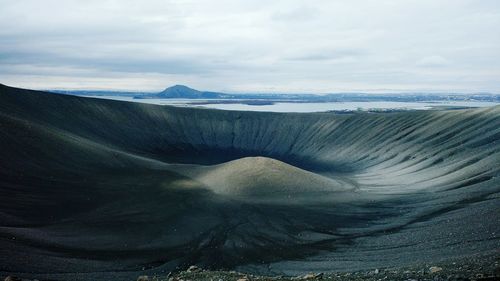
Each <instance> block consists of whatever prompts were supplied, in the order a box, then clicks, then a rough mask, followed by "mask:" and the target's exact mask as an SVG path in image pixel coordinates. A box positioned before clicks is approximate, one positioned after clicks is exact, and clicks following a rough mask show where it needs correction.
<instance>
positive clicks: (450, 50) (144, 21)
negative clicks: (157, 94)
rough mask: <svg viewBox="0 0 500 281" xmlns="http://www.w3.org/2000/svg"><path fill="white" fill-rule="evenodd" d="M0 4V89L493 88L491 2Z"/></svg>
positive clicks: (499, 65)
mask: <svg viewBox="0 0 500 281" xmlns="http://www.w3.org/2000/svg"><path fill="white" fill-rule="evenodd" d="M0 7H2V8H1V9H0V83H6V84H12V85H14V86H21V87H36V88H58V87H65V88H71V87H73V88H81V87H85V88H111V89H127V88H129V89H131V90H142V89H148V90H151V89H153V90H160V89H161V88H163V87H166V86H169V85H170V84H177V83H185V84H189V85H190V86H193V87H196V88H200V89H207V90H225V91H271V90H272V91H298V92H304V91H310V92H325V91H326V92H331V91H349V90H353V91H360V90H361V91H371V90H374V89H399V90H408V91H411V90H418V89H429V90H438V91H446V90H453V91H457V90H458V91H464V92H470V91H492V92H500V75H497V74H498V73H499V72H500V53H499V52H498V50H499V49H500V36H499V35H498V32H497V27H498V26H500V4H499V2H497V1H487V0H485V1H472V0H460V1H458V0H457V1H456V0H439V1H435V0H420V1H417V0H406V1H400V0H379V1H375V0H365V1H362V0H354V1H329V0H324V1H320V0H310V1H305V0H303V1H300V0H287V1H284V0H281V1H279V0H278V1H263V0H256V1H237V0H236V1H235V0H219V1H208V0H205V1H203V0H200V1H189V0H176V1H164V0H148V1H133V0H122V1H112V0H91V1H77V0H67V1H57V0H45V1H38V0H24V1H18V0H0ZM438 66H439V67H438ZM68 70H70V71H68ZM35 77H36V78H35ZM464 77H466V78H467V79H464ZM130 81H133V83H131V82H130Z"/></svg>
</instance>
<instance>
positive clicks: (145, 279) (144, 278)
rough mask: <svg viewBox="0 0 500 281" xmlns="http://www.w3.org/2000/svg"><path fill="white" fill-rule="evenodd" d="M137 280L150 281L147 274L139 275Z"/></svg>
mask: <svg viewBox="0 0 500 281" xmlns="http://www.w3.org/2000/svg"><path fill="white" fill-rule="evenodd" d="M137 281H149V276H147V275H142V276H139V277H137Z"/></svg>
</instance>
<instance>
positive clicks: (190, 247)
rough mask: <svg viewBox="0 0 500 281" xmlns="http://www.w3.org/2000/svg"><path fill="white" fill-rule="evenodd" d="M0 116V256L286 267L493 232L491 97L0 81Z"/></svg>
mask: <svg viewBox="0 0 500 281" xmlns="http://www.w3.org/2000/svg"><path fill="white" fill-rule="evenodd" d="M0 128H1V130H0V158H1V159H2V161H1V162H0V178H1V181H0V192H1V194H2V202H3V204H2V205H0V219H1V225H0V264H1V267H0V271H4V272H17V273H24V275H25V276H30V274H29V273H28V272H30V273H34V274H35V275H36V276H40V274H42V273H51V275H50V276H49V277H54V278H55V277H57V278H58V279H67V280H75V279H79V278H80V279H83V280H91V279H92V280H96V279H101V280H111V279H117V280H122V279H123V278H125V277H128V276H136V275H137V271H141V270H142V269H143V268H144V269H146V271H149V272H162V271H170V270H173V269H175V268H176V267H181V268H182V267H185V266H187V265H189V264H199V265H203V266H206V267H211V268H236V267H238V268H239V269H240V270H244V271H252V272H261V273H275V274H282V273H285V274H287V273H297V272H308V271H315V270H322V271H326V270H336V269H341V270H351V269H359V268H362V269H366V268H370V267H380V266H397V265H401V264H409V263H412V262H415V261H423V260H428V261H433V260H438V259H449V258H453V257H457V256H467V255H471V254H476V253H479V252H488V251H492V250H494V249H498V248H499V237H498V235H499V233H500V229H499V225H500V221H499V220H500V219H499V215H498V214H499V207H498V206H499V199H498V195H499V190H500V180H499V173H500V168H499V167H500V160H499V159H500V143H499V140H500V107H493V108H482V109H474V110H457V111H422V112H404V113H391V114H368V113H367V114H351V115H335V114H328V113H314V114H278V113H262V112H233V111H217V110H203V109H187V108H173V107H167V106H155V105H147V104H138V103H127V102H118V101H110V100H99V99H91V98H80V97H72V96H63V95H55V94H49V93H43V92H36V91H28V90H21V89H15V88H10V87H6V86H0ZM245 157H257V158H245ZM263 167H265V168H263ZM266 168H267V169H266ZM305 183H307V186H306V185H305ZM352 187H356V188H355V189H352ZM311 189H312V190H314V191H316V192H311V193H309V192H308V191H309V190H311ZM270 190H274V191H276V192H272V193H269V191H270ZM330 190H332V191H333V192H332V193H331V194H329V191H330ZM339 190H340V191H341V192H339ZM323 191H328V192H323ZM341 194H342V196H340V195H341ZM282 195H283V196H282ZM285 195H286V196H285ZM289 195H290V196H291V197H293V199H294V200H288V199H287V198H288V196H289ZM306 195H307V196H306ZM305 197H307V200H303V199H304V198H305ZM280 198H283V200H281V199H280ZM297 198H298V199H300V200H296V199H297ZM250 199H251V200H250ZM269 199H272V200H269ZM478 216H480V217H481V218H482V219H481V220H478V219H477V217H478ZM463 243H465V244H464V245H463V246H460V247H458V246H457V245H461V244H463ZM381 256H383V257H384V259H381V258H380V257H381ZM332 261H333V262H332ZM56 273H57V274H56Z"/></svg>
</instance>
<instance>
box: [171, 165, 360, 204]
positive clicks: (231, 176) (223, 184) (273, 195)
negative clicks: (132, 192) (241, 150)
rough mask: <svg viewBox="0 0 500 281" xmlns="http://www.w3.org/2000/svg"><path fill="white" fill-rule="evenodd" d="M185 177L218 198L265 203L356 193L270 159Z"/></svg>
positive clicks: (202, 170)
mask: <svg viewBox="0 0 500 281" xmlns="http://www.w3.org/2000/svg"><path fill="white" fill-rule="evenodd" d="M181 173H183V174H185V175H188V176H191V177H194V178H195V179H197V180H198V181H200V182H202V183H203V184H205V185H206V186H207V187H209V188H210V189H211V190H212V191H214V192H215V193H217V194H223V195H228V196H234V197H241V198H253V199H254V200H263V201H265V200H270V199H273V200H274V199H278V200H279V199H281V200H284V201H283V202H285V201H286V200H297V199H300V198H304V197H313V196H316V197H317V195H318V194H322V195H323V196H326V195H327V194H329V193H332V192H341V191H348V190H353V189H354V187H352V186H349V185H347V184H346V183H343V182H340V181H336V180H333V179H330V178H327V177H324V176H321V175H318V174H315V173H312V172H309V171H306V170H303V169H300V168H297V167H294V166H292V165H289V164H287V163H284V162H282V161H279V160H275V159H271V158H268V157H245V158H241V159H238V160H233V161H229V162H226V163H223V164H219V165H213V166H198V167H191V168H190V169H185V170H184V171H183V172H181Z"/></svg>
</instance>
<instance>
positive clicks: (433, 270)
mask: <svg viewBox="0 0 500 281" xmlns="http://www.w3.org/2000/svg"><path fill="white" fill-rule="evenodd" d="M441 270H443V268H442V267H439V266H431V267H429V272H430V273H436V272H440V271H441Z"/></svg>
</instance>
